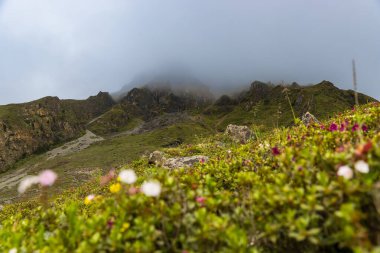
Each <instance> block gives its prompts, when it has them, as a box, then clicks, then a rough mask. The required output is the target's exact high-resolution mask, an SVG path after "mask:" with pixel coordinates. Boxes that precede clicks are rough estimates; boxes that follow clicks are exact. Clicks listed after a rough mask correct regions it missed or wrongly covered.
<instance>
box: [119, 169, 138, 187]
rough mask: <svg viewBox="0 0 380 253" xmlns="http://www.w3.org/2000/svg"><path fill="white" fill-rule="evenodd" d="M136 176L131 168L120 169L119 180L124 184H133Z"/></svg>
mask: <svg viewBox="0 0 380 253" xmlns="http://www.w3.org/2000/svg"><path fill="white" fill-rule="evenodd" d="M136 180H137V176H136V173H135V172H134V171H133V170H130V169H128V170H122V171H120V173H119V181H120V182H123V183H126V184H133V183H134V182H136Z"/></svg>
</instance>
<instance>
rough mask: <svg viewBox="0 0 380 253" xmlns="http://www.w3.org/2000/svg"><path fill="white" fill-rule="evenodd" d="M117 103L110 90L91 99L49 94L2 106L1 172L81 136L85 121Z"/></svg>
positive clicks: (0, 135)
mask: <svg viewBox="0 0 380 253" xmlns="http://www.w3.org/2000/svg"><path fill="white" fill-rule="evenodd" d="M113 104H114V102H113V100H112V98H111V97H110V96H109V94H108V93H104V92H101V93H99V94H98V95H97V96H93V97H90V98H88V99H87V100H60V99H59V98H57V97H45V98H42V99H39V100H36V101H33V102H29V103H25V104H16V105H6V106H2V111H3V113H2V114H0V172H1V171H5V170H6V169H7V168H8V167H10V166H12V165H13V164H14V163H15V162H16V161H17V160H19V159H20V158H23V157H25V156H27V155H30V154H33V153H35V152H38V151H41V150H46V149H47V148H49V147H50V146H52V145H55V144H57V143H60V142H64V141H67V140H70V139H73V138H75V137H78V136H79V135H80V133H81V132H83V131H84V129H85V124H86V123H87V122H88V121H89V120H90V119H92V118H94V117H96V116H98V115H99V114H101V113H103V112H105V111H106V110H108V109H109V108H110V106H112V105H113Z"/></svg>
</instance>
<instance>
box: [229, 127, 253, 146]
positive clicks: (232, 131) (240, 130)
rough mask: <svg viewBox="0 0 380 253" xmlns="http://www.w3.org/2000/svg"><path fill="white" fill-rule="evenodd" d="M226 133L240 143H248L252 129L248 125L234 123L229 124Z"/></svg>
mask: <svg viewBox="0 0 380 253" xmlns="http://www.w3.org/2000/svg"><path fill="white" fill-rule="evenodd" d="M225 134H226V135H227V136H229V137H230V138H231V139H232V140H233V141H235V142H239V143H247V141H248V140H249V139H250V138H251V137H252V131H251V130H250V129H249V128H248V127H247V126H237V125H233V124H230V125H228V126H227V128H226V131H225Z"/></svg>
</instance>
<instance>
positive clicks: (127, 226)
mask: <svg viewBox="0 0 380 253" xmlns="http://www.w3.org/2000/svg"><path fill="white" fill-rule="evenodd" d="M130 226H131V225H130V224H129V223H128V222H124V223H123V226H122V227H121V232H125V231H126V230H127V229H128V228H129V227H130Z"/></svg>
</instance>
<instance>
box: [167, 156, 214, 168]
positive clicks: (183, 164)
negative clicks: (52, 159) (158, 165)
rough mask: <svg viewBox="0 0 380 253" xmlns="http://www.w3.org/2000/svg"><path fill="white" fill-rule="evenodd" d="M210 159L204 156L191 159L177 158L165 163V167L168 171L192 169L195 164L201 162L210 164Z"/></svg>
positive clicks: (191, 157)
mask: <svg viewBox="0 0 380 253" xmlns="http://www.w3.org/2000/svg"><path fill="white" fill-rule="evenodd" d="M208 160H209V158H208V157H207V156H203V155H196V156H190V157H177V158H169V159H166V160H165V161H164V163H163V167H165V168H168V169H177V168H190V167H193V166H194V164H196V163H199V162H201V161H203V162H208Z"/></svg>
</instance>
